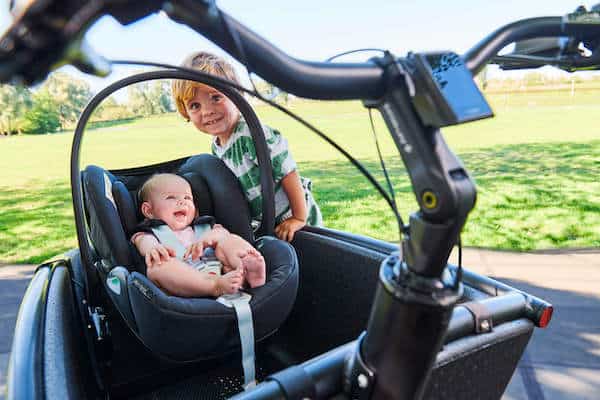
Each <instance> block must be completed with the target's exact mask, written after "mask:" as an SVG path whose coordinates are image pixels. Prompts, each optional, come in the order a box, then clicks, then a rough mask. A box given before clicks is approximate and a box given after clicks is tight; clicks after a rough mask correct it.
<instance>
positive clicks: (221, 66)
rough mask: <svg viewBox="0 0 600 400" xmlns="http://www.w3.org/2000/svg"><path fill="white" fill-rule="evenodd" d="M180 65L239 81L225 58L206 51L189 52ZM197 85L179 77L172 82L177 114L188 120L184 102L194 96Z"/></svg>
mask: <svg viewBox="0 0 600 400" xmlns="http://www.w3.org/2000/svg"><path fill="white" fill-rule="evenodd" d="M181 66H182V67H185V68H190V69H195V70H198V71H201V72H205V73H207V74H211V75H215V76H218V77H220V78H224V79H227V80H230V81H232V82H234V83H237V84H238V85H239V83H240V82H239V79H238V77H237V74H236V73H235V69H234V68H233V66H232V65H231V64H230V63H228V62H227V61H225V59H223V58H221V57H219V56H217V55H215V54H212V53H209V52H206V51H199V52H196V53H192V54H190V55H189V56H188V57H187V58H186V59H185V60H184V61H183V63H182V64H181ZM199 85H200V84H199V83H198V82H194V81H186V80H181V79H177V80H174V81H173V84H172V91H173V98H174V99H175V105H176V106H177V110H178V111H179V114H181V115H182V116H183V118H185V119H186V120H188V121H189V120H190V116H189V115H188V113H187V110H186V109H185V103H186V102H187V101H188V100H190V99H191V98H192V97H194V96H195V94H196V87H198V86H199Z"/></svg>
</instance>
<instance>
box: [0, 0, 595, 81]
mask: <svg viewBox="0 0 600 400" xmlns="http://www.w3.org/2000/svg"><path fill="white" fill-rule="evenodd" d="M0 1H2V0H0ZM598 1H599V2H600V0H598ZM581 4H583V5H585V6H587V7H588V8H590V7H591V6H592V5H593V4H594V3H593V2H592V3H583V2H582V1H581V0H518V1H516V0H503V1H501V0H497V1H491V0H453V1H444V0H430V1H417V0H387V1H385V0H369V1H364V0H361V1H358V0H344V1H338V0H329V1H323V0H303V1H294V2H283V1H281V0H279V1H275V0H254V1H239V0H220V1H219V0H218V1H217V5H218V6H219V7H220V8H221V9H222V10H224V11H225V12H226V13H228V14H229V15H230V16H232V17H234V18H235V19H237V20H238V21H240V22H242V23H244V24H246V25H247V26H248V27H249V28H251V29H252V30H254V31H255V32H257V33H258V34H260V35H261V36H263V37H265V38H267V39H268V40H269V41H270V42H272V43H273V44H275V45H276V46H278V47H279V48H280V49H282V50H284V51H285V52H287V53H288V54H290V55H292V56H293V57H296V58H301V59H307V60H313V61H319V60H325V59H327V58H328V57H330V56H332V55H335V54H338V53H340V52H343V51H347V50H352V49H358V48H373V47H374V48H381V49H387V50H390V51H391V52H392V53H394V54H396V55H398V56H402V55H405V54H406V53H407V52H408V51H428V50H453V51H456V52H457V53H459V54H460V53H463V52H465V51H466V50H467V49H469V48H470V47H471V46H473V45H475V44H476V43H477V42H478V41H479V40H481V39H483V38H484V37H485V36H486V35H488V34H489V33H491V32H492V31H494V30H495V29H497V28H499V27H501V26H502V25H505V24H507V23H510V22H513V21H515V20H518V19H523V18H529V17H537V16H560V15H564V14H565V13H568V12H572V11H573V10H575V8H576V7H577V6H579V5H581ZM0 21H2V16H1V14H0ZM86 40H87V41H88V42H89V44H90V45H91V47H92V48H94V50H95V51H96V52H97V53H99V54H101V55H103V56H104V57H106V58H109V59H137V60H144V61H160V62H167V63H173V64H179V63H181V61H182V60H183V59H184V58H185V56H186V55H187V54H189V53H190V52H193V51H197V50H201V49H204V50H209V51H214V52H217V53H221V54H224V53H223V52H222V51H221V50H220V49H219V48H217V47H215V46H214V45H213V44H212V43H210V42H209V41H207V40H206V39H204V38H203V37H202V36H200V35H198V34H197V33H195V32H194V31H192V30H191V29H189V28H187V27H185V26H182V25H180V24H178V23H176V22H173V21H171V20H170V19H169V18H168V17H166V16H165V15H164V14H158V13H157V14H153V15H151V16H149V17H146V18H144V19H142V20H140V21H138V22H136V23H133V24H131V25H128V26H121V25H120V24H119V23H118V22H117V21H116V20H114V19H113V18H112V17H103V18H101V19H100V20H98V21H97V22H96V23H95V24H94V25H93V26H92V27H91V28H90V29H89V31H88V32H87V34H86ZM373 55H374V53H363V54H359V55H357V56H353V58H345V59H341V60H342V61H343V60H345V61H362V60H366V59H368V58H370V57H372V56H373ZM238 67H239V66H238ZM139 69H140V68H139V67H135V68H133V69H127V68H126V67H118V66H117V67H115V68H114V72H113V73H112V74H111V76H110V77H109V79H94V78H87V80H88V81H89V82H90V84H91V85H92V88H93V89H94V91H96V90H99V88H101V87H103V86H105V85H107V84H109V83H110V82H111V81H114V80H116V79H118V78H121V77H124V76H126V75H128V74H130V73H131V72H132V71H134V70H135V71H138V70H139ZM240 69H241V68H240ZM64 70H65V71H67V72H69V73H73V71H74V69H73V68H72V67H67V68H66V69H64ZM78 76H81V75H79V74H78Z"/></svg>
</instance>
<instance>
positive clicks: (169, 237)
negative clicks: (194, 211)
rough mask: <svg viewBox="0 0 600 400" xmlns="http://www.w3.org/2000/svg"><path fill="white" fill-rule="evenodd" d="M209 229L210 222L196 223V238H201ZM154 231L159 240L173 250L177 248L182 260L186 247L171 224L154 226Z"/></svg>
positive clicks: (177, 254) (176, 250)
mask: <svg viewBox="0 0 600 400" xmlns="http://www.w3.org/2000/svg"><path fill="white" fill-rule="evenodd" d="M209 230H210V225H209V224H200V225H194V238H195V239H196V240H200V238H201V237H202V236H204V234H205V233H206V232H207V231H209ZM152 233H154V236H156V238H157V239H158V241H159V242H161V243H162V244H163V245H165V246H167V247H171V248H172V249H173V250H175V255H176V257H177V258H179V259H180V260H182V259H183V255H184V254H185V247H184V246H183V244H181V242H180V241H179V239H177V236H175V234H174V233H173V231H172V230H171V228H169V225H167V224H164V225H160V226H156V227H152Z"/></svg>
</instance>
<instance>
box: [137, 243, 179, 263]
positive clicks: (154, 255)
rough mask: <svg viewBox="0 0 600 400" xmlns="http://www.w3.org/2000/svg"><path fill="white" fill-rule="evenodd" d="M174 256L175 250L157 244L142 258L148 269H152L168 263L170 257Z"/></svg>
mask: <svg viewBox="0 0 600 400" xmlns="http://www.w3.org/2000/svg"><path fill="white" fill-rule="evenodd" d="M175 254H176V253H175V250H173V249H172V248H170V247H166V246H163V245H162V244H160V243H157V244H156V245H155V246H153V247H152V248H151V249H150V250H148V252H147V253H146V256H145V257H144V258H145V260H146V265H147V266H148V268H152V267H155V266H157V265H160V264H162V263H163V262H166V261H169V259H170V258H171V257H175Z"/></svg>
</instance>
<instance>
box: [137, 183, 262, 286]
mask: <svg viewBox="0 0 600 400" xmlns="http://www.w3.org/2000/svg"><path fill="white" fill-rule="evenodd" d="M140 200H141V201H142V204H141V207H140V208H141V212H142V214H143V215H144V217H146V220H145V221H144V222H143V223H142V224H141V229H140V231H139V232H137V233H135V234H134V235H133V236H132V237H131V241H132V243H133V244H134V245H135V246H136V248H137V249H138V251H139V252H140V254H141V255H142V256H143V257H144V259H145V261H146V265H147V266H148V269H147V276H148V278H149V279H150V280H152V281H153V282H154V283H156V284H157V285H158V286H160V287H162V288H164V289H165V290H167V291H168V292H170V293H172V294H175V295H178V296H182V297H201V296H215V297H218V296H220V295H222V294H226V293H227V294H229V293H235V292H237V291H238V290H239V289H240V287H241V286H242V284H243V283H244V280H245V281H246V282H247V284H248V285H249V286H250V287H257V286H261V285H264V283H265V279H266V272H265V261H264V258H263V257H262V255H261V254H260V253H259V252H258V251H257V250H256V249H255V248H254V247H252V246H251V245H250V243H248V242H247V241H245V240H244V239H242V238H241V237H239V236H238V235H234V234H232V233H229V231H227V229H225V228H224V227H223V226H221V225H219V224H215V225H214V226H212V227H210V225H205V226H200V228H204V229H205V230H206V232H205V233H204V234H203V235H202V236H201V237H200V239H199V240H197V239H196V236H195V233H194V227H193V226H194V225H195V222H197V213H196V206H195V204H194V198H193V195H192V189H191V186H190V184H189V183H188V182H187V181H186V180H185V179H183V178H182V177H180V176H178V175H175V174H156V175H153V176H152V177H150V179H148V180H147V181H146V182H145V183H144V185H143V186H142V188H141V189H140ZM157 225H159V226H161V225H162V226H165V225H166V227H168V228H169V229H170V231H172V233H173V234H174V236H175V238H176V240H178V241H179V242H180V243H181V244H182V245H183V246H184V247H185V249H186V250H185V252H184V254H183V257H182V259H179V258H177V257H176V249H174V248H172V247H170V246H168V245H166V244H163V243H161V242H160V241H159V239H158V238H157V237H156V236H155V234H154V233H153V231H152V229H151V228H150V226H157ZM166 227H164V228H166ZM164 228H161V229H163V230H164ZM207 247H212V248H214V251H215V255H216V257H217V259H218V260H219V261H220V262H221V263H222V264H223V273H224V274H223V275H220V274H216V275H214V274H210V273H207V272H203V271H198V270H196V269H194V268H190V264H191V263H192V262H193V261H195V260H198V259H199V258H200V257H201V256H202V254H203V253H204V250H205V249H206V248H207Z"/></svg>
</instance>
